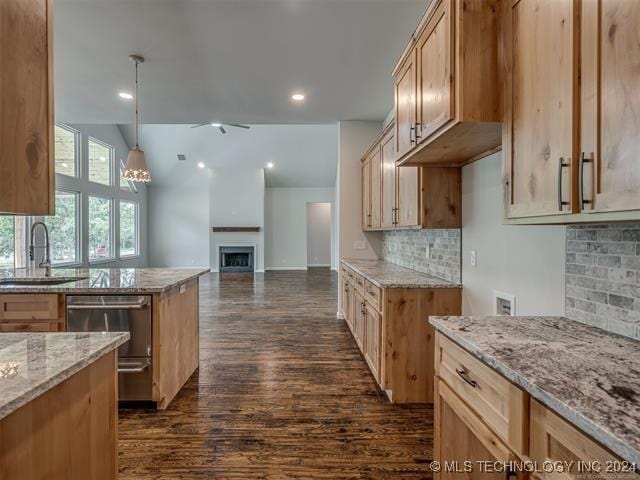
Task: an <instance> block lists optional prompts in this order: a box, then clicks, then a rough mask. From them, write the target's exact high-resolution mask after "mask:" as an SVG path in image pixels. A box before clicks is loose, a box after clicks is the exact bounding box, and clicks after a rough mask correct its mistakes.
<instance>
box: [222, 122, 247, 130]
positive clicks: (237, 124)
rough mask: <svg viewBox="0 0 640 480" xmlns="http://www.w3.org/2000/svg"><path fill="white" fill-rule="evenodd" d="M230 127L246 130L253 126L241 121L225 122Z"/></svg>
mask: <svg viewBox="0 0 640 480" xmlns="http://www.w3.org/2000/svg"><path fill="white" fill-rule="evenodd" d="M225 125H227V126H228V127H238V128H244V129H245V130H249V129H250V128H251V127H250V126H249V125H242V124H241V123H225Z"/></svg>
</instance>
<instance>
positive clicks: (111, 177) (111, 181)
mask: <svg viewBox="0 0 640 480" xmlns="http://www.w3.org/2000/svg"><path fill="white" fill-rule="evenodd" d="M91 142H93V143H95V144H97V145H100V146H102V147H104V148H106V149H107V150H109V158H108V159H107V161H108V163H109V168H108V169H107V170H108V171H109V183H100V182H96V181H95V180H91V153H90V148H91V147H90V144H91ZM114 165H115V147H114V146H113V145H110V144H108V143H107V142H103V141H102V140H98V139H97V138H95V137H92V136H91V135H87V178H86V180H87V182H89V183H90V184H92V185H100V186H101V187H103V188H113V187H114V186H115V182H114V176H115V172H114ZM117 187H118V189H119V188H120V181H119V180H118V185H117Z"/></svg>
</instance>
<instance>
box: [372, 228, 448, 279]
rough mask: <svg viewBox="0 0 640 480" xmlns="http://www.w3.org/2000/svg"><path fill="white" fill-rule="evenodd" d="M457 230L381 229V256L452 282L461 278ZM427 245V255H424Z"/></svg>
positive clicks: (389, 260)
mask: <svg viewBox="0 0 640 480" xmlns="http://www.w3.org/2000/svg"><path fill="white" fill-rule="evenodd" d="M460 239H461V237H460V230H458V229H452V230H395V231H390V232H384V245H383V250H384V259H385V260H386V261H388V262H391V263H395V264H396V265H400V266H402V267H407V268H411V269H412V270H417V271H418V272H422V273H427V274H429V275H433V276H436V277H439V278H444V279H445V280H449V281H452V282H460V281H461V267H460ZM427 247H429V250H430V258H427Z"/></svg>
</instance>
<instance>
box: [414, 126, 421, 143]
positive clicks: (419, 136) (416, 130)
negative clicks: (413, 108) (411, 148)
mask: <svg viewBox="0 0 640 480" xmlns="http://www.w3.org/2000/svg"><path fill="white" fill-rule="evenodd" d="M418 127H422V125H420V124H419V123H416V128H415V132H416V140H418V138H422V135H418Z"/></svg>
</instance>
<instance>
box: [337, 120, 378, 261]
mask: <svg viewBox="0 0 640 480" xmlns="http://www.w3.org/2000/svg"><path fill="white" fill-rule="evenodd" d="M381 131H382V123H380V122H362V121H345V122H340V128H339V137H338V145H339V146H338V149H339V153H338V175H337V179H336V182H337V183H336V185H337V190H339V192H338V194H337V205H339V211H338V214H337V217H338V218H337V221H338V230H339V238H340V240H339V246H338V252H339V258H353V259H375V258H379V257H381V256H382V234H381V233H380V232H368V233H364V232H363V231H362V228H361V223H362V222H361V215H362V183H361V179H362V171H361V167H360V159H361V158H362V155H363V154H364V152H365V151H366V150H367V149H368V148H369V147H370V146H371V143H372V142H373V141H374V140H375V139H376V137H377V136H378V135H380V133H381ZM357 241H364V242H365V248H364V249H362V250H360V249H356V248H355V242H357Z"/></svg>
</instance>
